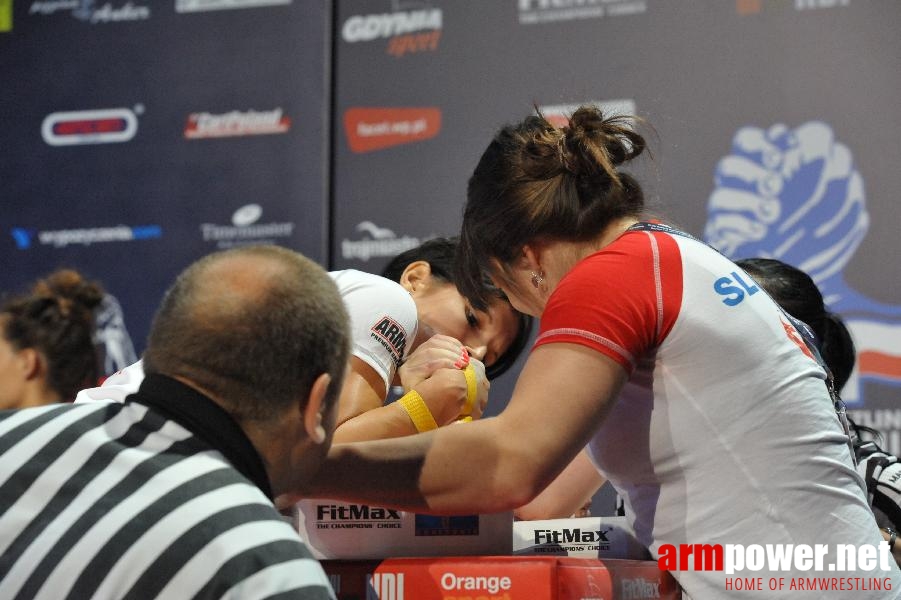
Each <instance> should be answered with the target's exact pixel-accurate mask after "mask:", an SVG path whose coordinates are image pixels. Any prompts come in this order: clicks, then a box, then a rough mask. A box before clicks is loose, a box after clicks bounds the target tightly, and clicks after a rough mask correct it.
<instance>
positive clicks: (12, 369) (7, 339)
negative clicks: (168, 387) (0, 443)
mask: <svg viewBox="0 0 901 600" xmlns="http://www.w3.org/2000/svg"><path fill="white" fill-rule="evenodd" d="M102 300H103V291H102V289H101V288H100V286H99V285H98V284H96V283H93V282H89V281H85V280H84V279H83V278H82V277H81V275H80V274H79V273H77V272H76V271H73V270H70V269H63V270H59V271H56V272H54V273H51V274H50V275H48V276H47V277H45V278H43V279H41V280H39V281H37V282H36V283H35V284H34V286H33V287H32V289H31V291H30V293H28V294H27V295H23V296H20V297H15V298H11V299H8V300H6V301H5V302H4V303H3V305H2V306H0V409H9V408H25V407H29V406H39V405H42V404H52V403H54V402H70V401H72V400H73V399H74V398H75V394H76V392H78V390H80V389H83V388H85V387H87V386H90V385H95V384H96V383H97V380H98V377H99V373H100V367H99V363H98V357H97V351H96V349H95V347H94V341H93V337H94V309H95V308H96V307H97V306H98V305H99V304H100V302H101V301H102Z"/></svg>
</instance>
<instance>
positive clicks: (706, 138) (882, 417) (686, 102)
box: [332, 0, 901, 452]
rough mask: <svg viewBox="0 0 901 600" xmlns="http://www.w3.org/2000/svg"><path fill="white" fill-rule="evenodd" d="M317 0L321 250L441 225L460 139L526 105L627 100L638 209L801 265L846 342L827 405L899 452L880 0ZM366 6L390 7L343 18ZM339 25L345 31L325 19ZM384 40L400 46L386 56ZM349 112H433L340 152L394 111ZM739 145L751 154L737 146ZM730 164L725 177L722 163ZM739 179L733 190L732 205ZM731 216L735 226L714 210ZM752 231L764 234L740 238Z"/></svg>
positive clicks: (890, 127)
mask: <svg viewBox="0 0 901 600" xmlns="http://www.w3.org/2000/svg"><path fill="white" fill-rule="evenodd" d="M336 7H337V9H336V25H335V27H336V31H335V37H336V48H335V50H336V88H335V111H336V114H335V119H334V121H333V126H334V139H335V154H334V161H335V162H334V170H335V171H334V172H335V178H334V179H335V186H334V198H335V209H334V213H333V214H334V222H333V232H334V239H333V240H332V249H333V255H334V257H335V264H336V266H339V267H354V268H360V269H363V270H370V271H378V270H379V269H380V268H381V267H382V266H383V265H384V263H385V260H386V258H385V257H384V256H382V255H379V254H377V253H375V252H370V253H368V255H366V256H363V254H361V253H363V252H365V251H366V248H367V247H369V248H378V247H379V245H378V244H373V243H370V245H369V246H367V244H366V243H365V242H373V241H374V240H377V239H381V240H390V241H391V243H392V244H394V246H391V244H389V243H388V242H383V244H382V246H381V247H382V248H383V249H384V252H383V254H385V255H388V254H393V250H395V249H398V248H400V249H402V248H403V247H404V245H405V242H404V241H403V240H409V243H410V244H413V243H414V241H418V240H420V239H422V238H425V237H429V236H431V235H436V234H441V235H446V234H453V233H456V232H457V230H458V227H459V224H460V216H461V210H462V206H463V202H464V199H465V185H466V180H467V178H468V176H469V174H470V173H471V171H472V168H473V167H474V165H475V163H476V161H477V160H478V157H479V155H480V154H481V152H482V150H483V149H484V147H485V146H486V145H487V143H488V141H489V140H490V137H491V135H492V134H493V132H494V131H495V130H496V129H497V127H498V126H499V125H501V124H503V123H505V122H512V121H517V120H519V119H521V118H522V117H523V116H525V115H526V114H527V113H528V112H529V110H530V108H531V106H532V105H533V104H537V105H539V106H542V107H546V109H547V110H548V111H549V112H553V111H551V110H550V107H554V106H560V105H578V104H580V103H583V102H596V103H601V104H607V103H611V104H613V105H617V106H624V107H630V108H631V109H634V111H635V112H637V114H639V115H640V116H642V117H645V118H646V119H647V120H648V122H649V123H650V125H651V126H652V127H653V129H645V131H646V132H648V133H649V138H650V140H651V149H652V154H653V157H652V158H645V159H642V160H640V161H639V162H638V163H637V164H636V165H635V166H634V167H633V168H632V170H633V171H634V172H635V173H636V174H637V175H638V176H639V178H640V179H641V180H642V182H643V183H644V185H645V189H646V192H647V196H648V201H649V205H650V207H651V208H652V209H653V210H655V211H656V212H659V213H660V214H662V215H664V216H666V217H667V218H669V219H672V220H674V221H675V222H676V223H678V224H680V225H681V226H683V227H684V228H685V229H686V230H687V231H689V232H690V233H693V234H695V235H697V236H699V237H704V238H705V239H708V240H709V241H710V242H712V243H714V244H716V245H717V246H718V247H720V248H721V249H722V250H723V251H725V252H726V253H727V254H729V255H730V256H733V257H736V258H739V257H746V256H751V255H773V256H777V257H780V258H782V259H783V260H786V261H788V262H791V263H792V264H796V265H798V266H801V267H802V268H805V269H807V270H809V271H812V272H814V274H815V276H816V277H817V281H818V283H819V284H820V285H821V286H822V287H823V289H824V291H826V293H827V297H828V300H829V301H830V306H831V307H832V308H833V309H834V310H836V311H837V312H839V313H840V314H842V315H844V316H845V318H846V319H847V320H848V323H849V325H850V327H851V330H852V333H853V334H854V336H855V339H856V341H857V344H858V347H859V349H860V350H861V360H862V361H863V362H862V364H861V367H860V369H859V371H860V372H859V373H858V374H857V376H856V377H855V378H854V379H852V381H851V382H850V383H849V385H848V386H847V388H846V390H845V395H846V397H847V401H848V403H849V407H850V408H851V409H852V411H854V412H853V414H854V416H856V417H857V419H858V421H859V422H861V423H869V424H872V425H874V426H876V427H878V428H881V429H883V430H884V431H885V433H886V434H887V440H886V441H887V445H888V446H889V447H890V448H891V449H892V450H893V451H895V452H901V408H899V403H898V399H899V392H901V341H899V340H901V336H899V335H898V332H899V331H901V329H899V319H901V314H899V308H901V284H899V283H898V282H899V281H901V261H898V260H894V259H893V258H890V257H896V256H898V255H899V254H901V252H899V250H901V248H899V244H901V242H899V240H898V236H897V233H896V232H897V229H898V226H899V224H901V219H899V216H898V215H899V212H898V209H897V203H896V202H895V201H894V199H895V196H896V194H897V191H898V190H899V189H901V170H899V169H897V168H895V167H894V165H895V164H897V163H898V162H899V160H901V141H899V137H898V136H897V131H899V130H901V122H899V121H901V113H898V111H897V110H896V109H895V104H896V102H895V100H896V96H897V93H898V90H899V89H901V72H899V71H898V69H897V68H896V65H897V64H898V60H899V59H901V38H899V36H898V35H897V26H898V24H899V23H901V4H899V3H897V2H893V1H891V0H873V1H868V2H867V1H863V0H786V1H784V2H769V1H765V0H726V1H722V0H692V1H684V2H666V1H664V0H605V1H603V2H602V1H597V2H592V1H587V2H569V1H565V0H564V1H553V2H552V1H550V0H510V1H496V2H486V3H479V5H478V7H475V6H474V5H472V4H467V3H456V2H441V1H438V0H435V1H431V2H426V1H423V2H402V1H393V2H392V1H391V0H342V1H340V2H338V3H337V4H336ZM435 11H438V13H439V14H440V26H439V25H438V19H437V18H436V17H433V16H430V15H433V14H434V13H435ZM417 14H419V15H420V16H416V15H417ZM373 15H381V16H384V15H391V16H392V18H393V19H394V20H393V21H388V20H384V19H383V20H382V21H378V19H377V18H373V19H370V21H368V23H369V24H370V26H371V28H368V29H367V28H365V27H362V26H361V25H360V23H362V22H364V21H360V20H359V19H365V18H366V17H368V16H373ZM353 19H358V20H357V21H356V22H355V23H356V24H355V25H349V23H351V21H352V20H353ZM430 19H431V20H430ZM355 27H356V29H354V28H355ZM351 30H353V31H355V32H356V35H354V34H353V33H350V34H349V35H345V34H347V32H349V31H351ZM361 31H362V32H364V33H360V32H361ZM366 32H368V33H366ZM411 35H412V36H413V39H414V42H409V40H410V37H409V36H411ZM417 36H421V37H417ZM348 38H350V39H348ZM401 40H407V41H401ZM415 40H421V44H419V45H417V43H415ZM411 44H412V45H411ZM401 47H403V48H407V51H406V52H404V53H402V54H400V55H398V53H397V52H392V49H394V50H397V49H398V48H401ZM411 48H412V49H411ZM364 109H370V110H371V109H393V110H399V111H412V110H413V109H418V110H422V111H425V110H430V111H435V110H438V111H440V115H441V122H440V128H438V129H437V133H435V134H434V135H432V136H428V137H427V136H422V137H420V138H417V137H416V136H415V135H413V134H408V135H407V136H406V142H405V143H402V144H395V145H390V146H389V145H385V146H384V147H381V148H378V149H366V150H365V151H361V150H360V147H359V146H356V148H355V146H354V144H355V143H357V142H359V140H354V135H356V136H358V137H359V136H360V135H362V134H363V133H369V134H370V137H377V136H378V134H379V132H380V131H390V127H391V126H392V125H393V124H394V123H398V122H400V121H403V120H404V119H396V120H393V121H392V120H391V119H381V120H379V119H377V118H372V119H371V120H370V121H368V122H366V125H367V126H368V128H367V127H361V126H360V121H359V120H358V121H350V122H349V121H348V117H349V116H350V115H354V114H357V115H358V114H360V111H361V110H364ZM423 114H424V113H423ZM408 115H410V118H409V119H407V120H408V121H415V118H414V115H415V113H413V112H409V113H408ZM376 125H381V127H382V129H381V130H380V129H379V127H377V126H376ZM399 127H403V125H400V126H399ZM410 131H412V129H411V130H410ZM749 136H750V137H749ZM385 137H390V136H388V135H387V134H386V135H385ZM753 140H765V141H766V146H767V148H770V149H771V150H772V151H768V152H767V153H760V152H757V153H756V154H754V153H753V152H752V150H751V149H749V145H750V144H752V143H753ZM727 158H729V160H725V161H724V159H727ZM736 158H740V159H741V160H736ZM765 160H769V161H772V162H770V163H764V161H765ZM735 164H739V165H740V167H738V168H739V172H738V173H733V172H731V171H729V167H730V165H732V166H734V165H735ZM743 189H744V190H746V191H747V190H750V192H751V196H750V198H751V199H752V201H751V204H750V205H748V206H747V207H746V208H745V209H743V210H736V209H735V207H736V206H740V204H738V203H737V202H736V198H738V197H739V193H738V192H739V191H741V190H743ZM824 190H825V191H826V193H824ZM742 197H743V196H742ZM730 199H731V200H730ZM733 213H737V214H733ZM736 216H737V217H739V222H741V223H742V226H741V227H740V228H739V229H740V231H732V230H731V229H730V228H729V227H726V226H725V225H723V223H727V222H728V218H726V219H725V220H724V217H736ZM373 225H374V226H375V227H373ZM754 231H757V232H760V231H764V232H765V234H762V237H761V239H759V240H755V239H753V237H754V235H756V234H754V235H752V232H754ZM379 236H382V237H381V238H379ZM789 238H790V239H789ZM347 242H351V244H350V245H347ZM361 242H363V243H361ZM726 242H728V243H726ZM354 243H357V245H354ZM343 244H344V245H345V246H346V247H342V245H343ZM514 379H515V377H513V376H511V375H509V374H508V375H507V376H505V377H504V378H502V380H501V381H499V382H496V384H495V385H494V386H493V389H492V402H491V406H490V408H489V410H490V411H492V412H494V411H498V410H500V409H501V408H502V407H503V405H504V401H505V399H506V398H507V397H508V396H509V393H510V391H511V390H512V381H513V380H514Z"/></svg>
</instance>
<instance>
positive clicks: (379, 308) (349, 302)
mask: <svg viewBox="0 0 901 600" xmlns="http://www.w3.org/2000/svg"><path fill="white" fill-rule="evenodd" d="M329 275H330V276H331V278H332V280H333V281H334V282H335V284H336V285H337V286H338V292H339V293H340V294H341V298H342V299H343V300H344V305H345V307H346V308H347V312H348V315H349V316H350V322H351V339H352V350H351V351H352V353H353V355H354V356H356V357H357V358H359V359H360V360H362V361H363V362H365V363H366V364H368V365H369V366H371V367H372V368H373V369H375V371H376V372H377V373H378V374H379V375H380V376H381V378H382V380H384V382H385V389H386V390H388V389H389V388H390V386H391V382H392V380H393V379H394V373H395V372H396V370H397V367H398V365H400V364H401V363H402V362H403V361H404V359H406V357H407V354H408V351H409V349H410V346H411V345H412V344H413V340H414V339H415V338H416V333H417V325H418V316H417V312H416V303H415V302H414V301H413V298H412V297H411V296H410V294H409V293H407V291H406V290H405V289H404V288H403V287H401V285H400V284H399V283H396V282H394V281H391V280H390V279H385V278H384V277H380V276H378V275H373V274H371V273H364V272H362V271H356V270H353V269H347V270H344V271H332V272H330V273H329ZM143 380H144V367H143V364H142V363H141V361H138V362H136V363H135V364H133V365H129V366H128V367H126V368H124V369H122V370H120V371H118V372H116V373H115V374H113V375H111V376H110V377H108V378H107V379H106V380H105V381H104V382H103V385H101V386H100V387H95V388H90V389H86V390H81V391H80V392H78V394H77V396H76V397H75V402H90V401H93V400H115V401H118V402H122V401H124V400H125V397H126V396H128V395H129V394H133V393H135V392H137V391H138V387H139V386H140V385H141V381H143Z"/></svg>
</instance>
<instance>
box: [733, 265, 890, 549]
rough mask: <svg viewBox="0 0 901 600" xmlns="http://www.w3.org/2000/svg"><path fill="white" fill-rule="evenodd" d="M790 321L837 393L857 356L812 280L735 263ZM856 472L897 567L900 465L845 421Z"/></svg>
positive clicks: (874, 435)
mask: <svg viewBox="0 0 901 600" xmlns="http://www.w3.org/2000/svg"><path fill="white" fill-rule="evenodd" d="M735 264H737V265H738V266H740V267H741V268H742V269H744V270H745V272H746V273H747V274H748V275H750V276H751V277H752V278H753V279H754V281H755V282H757V283H758V284H759V285H760V287H762V288H763V289H764V290H765V291H766V292H767V293H768V294H769V295H770V296H771V297H772V298H773V300H775V301H776V303H777V304H779V306H781V307H782V308H783V309H785V311H786V312H787V313H788V314H790V315H791V316H793V317H795V318H796V319H799V320H800V321H803V322H804V323H805V324H807V326H808V327H809V328H810V329H811V331H812V332H813V334H814V335H815V336H816V339H815V340H813V343H814V344H816V347H817V350H818V351H819V353H820V356H821V357H822V358H823V362H825V363H826V366H827V367H828V368H829V370H830V371H831V373H832V378H833V385H834V386H835V391H836V392H839V393H840V392H841V391H842V388H843V387H845V383H847V382H848V378H850V377H851V371H853V370H854V362H855V360H856V358H857V351H856V350H855V347H854V340H853V339H852V338H851V332H850V331H848V328H847V327H846V326H845V322H844V320H842V318H841V317H840V316H839V315H837V314H836V313H834V312H832V311H830V310H829V309H828V308H826V304H825V302H824V301H823V294H822V293H821V292H820V289H819V288H818V287H817V284H816V283H814V281H813V279H812V278H811V277H810V275H808V274H807V273H805V272H804V271H802V270H801V269H798V268H795V267H793V266H791V265H789V264H786V263H784V262H782V261H780V260H776V259H774V258H746V259H742V260H738V261H736V262H735ZM848 422H849V423H850V425H851V431H852V440H853V446H854V453H855V458H856V459H857V472H858V473H859V474H860V476H861V477H863V480H864V483H865V484H866V487H867V500H869V503H870V508H872V509H873V515H874V516H875V517H876V522H877V523H878V524H879V527H880V529H881V530H882V535H883V537H884V538H885V539H886V540H887V541H888V542H889V544H890V546H891V550H892V554H893V555H894V556H895V560H896V561H898V562H899V564H901V544H898V543H896V538H897V531H898V529H899V528H901V463H899V462H898V459H897V457H895V456H892V455H891V454H888V453H887V452H885V451H884V450H883V449H882V448H880V447H879V445H878V444H877V443H876V439H878V438H880V437H881V436H880V434H879V432H878V431H876V430H874V429H871V428H870V427H865V426H863V425H857V424H856V423H854V421H853V420H851V419H850V418H849V419H848Z"/></svg>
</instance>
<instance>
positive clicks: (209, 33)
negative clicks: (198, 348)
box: [0, 0, 331, 366]
mask: <svg viewBox="0 0 901 600" xmlns="http://www.w3.org/2000/svg"><path fill="white" fill-rule="evenodd" d="M14 9H15V14H14V15H13V17H14V19H13V26H12V28H11V30H10V31H9V32H6V33H0V57H2V58H0V70H2V73H3V76H4V80H6V81H8V82H13V81H14V82H16V85H15V86H12V85H9V86H3V89H2V91H0V97H2V102H0V105H2V108H0V111H2V112H0V115H2V122H3V125H4V127H3V131H2V133H0V143H2V146H3V148H4V151H5V152H4V155H5V158H4V160H3V161H0V178H2V180H3V182H4V183H3V187H4V189H3V192H2V195H0V197H2V201H0V202H2V204H0V206H2V209H0V253H2V256H3V263H4V269H2V271H0V290H3V291H11V290H19V289H22V288H23V286H25V285H26V284H27V282H29V281H31V280H32V279H34V278H35V277H37V276H39V275H41V274H43V273H46V272H48V271H50V270H52V269H54V268H56V267H57V266H60V265H66V266H72V267H75V268H78V269H80V270H82V271H84V272H85V273H86V274H88V275H90V276H92V277H95V278H98V279H100V280H101V281H102V283H104V284H105V286H106V287H107V289H108V290H109V291H110V292H111V293H112V294H113V295H114V296H115V297H116V298H117V299H118V300H119V302H120V304H121V306H122V308H123V310H124V320H125V324H126V326H127V330H128V332H129V333H130V338H131V339H132V341H133V345H134V348H135V353H139V352H140V351H141V350H142V349H143V344H144V338H145V336H146V332H147V328H148V327H149V323H150V318H151V316H152V311H153V310H154V309H155V307H156V305H157V303H158V302H159V299H160V297H161V295H162V292H163V290H164V289H165V287H166V286H167V285H168V284H169V283H170V282H171V280H172V279H173V277H174V275H175V274H176V273H177V272H178V271H179V270H180V269H182V268H183V267H184V266H186V265H187V264H189V263H190V262H191V261H193V260H195V259H196V258H198V257H200V256H202V255H203V254H206V253H208V252H210V251H213V250H216V249H219V248H224V247H228V246H231V245H235V244H242V243H249V242H254V241H258V242H263V241H266V242H274V243H279V244H282V245H285V246H289V247H292V248H295V249H297V250H300V251H301V252H303V253H305V254H307V255H308V256H310V257H311V258H313V259H315V260H317V261H319V262H320V263H322V264H323V265H325V264H326V262H327V252H328V248H327V244H326V236H327V227H326V220H327V208H326V189H325V188H326V181H327V170H326V169H327V166H326V165H327V131H328V130H327V125H326V124H327V106H328V77H329V69H328V67H327V65H328V58H329V54H328V47H329V45H330V40H329V37H328V36H329V23H330V20H331V16H330V10H331V9H330V6H329V5H328V4H321V3H300V2H293V1H291V0H167V1H165V2H152V3H151V2H133V1H132V2H104V3H99V2H90V1H81V0H79V1H75V2H68V1H46V2H40V1H36V0H35V1H31V2H28V1H25V2H16V3H15V7H14ZM66 232H68V233H66ZM116 366H121V365H116Z"/></svg>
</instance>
